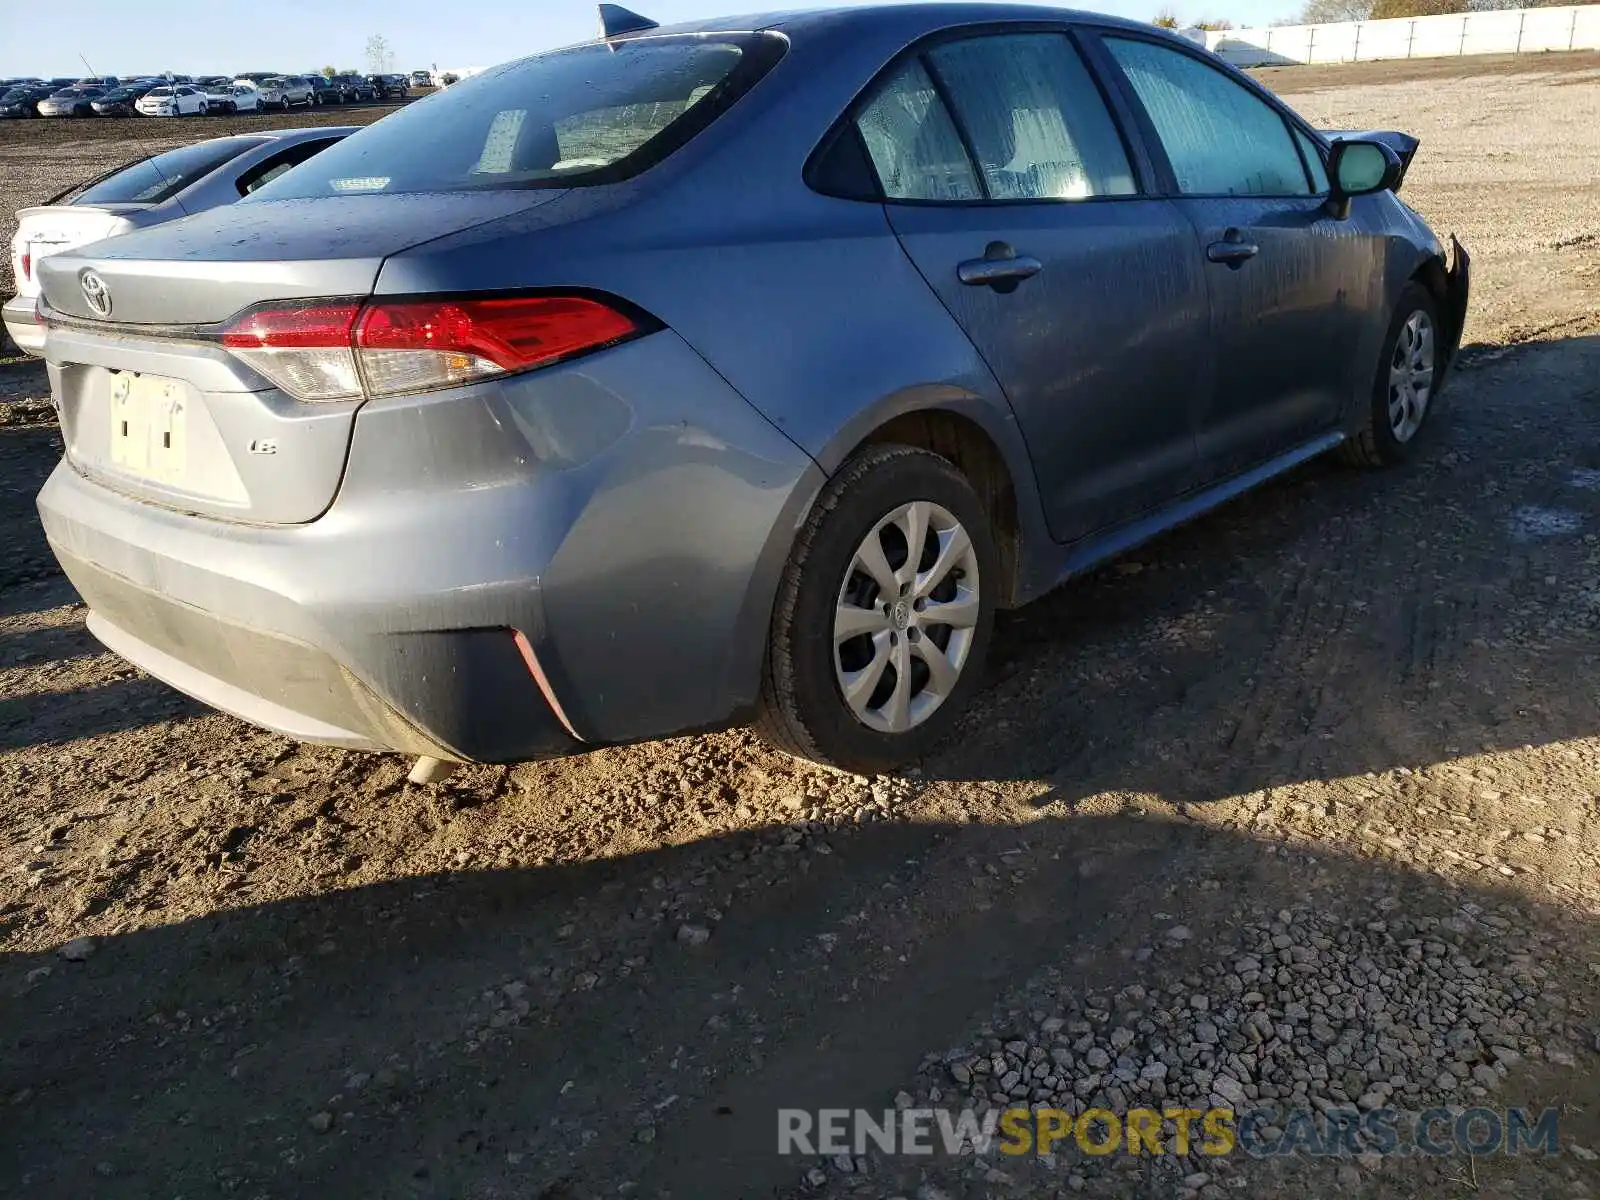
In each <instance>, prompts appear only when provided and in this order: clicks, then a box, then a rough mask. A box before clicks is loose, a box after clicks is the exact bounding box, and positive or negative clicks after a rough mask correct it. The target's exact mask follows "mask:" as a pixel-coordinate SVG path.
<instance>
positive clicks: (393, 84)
mask: <svg viewBox="0 0 1600 1200" xmlns="http://www.w3.org/2000/svg"><path fill="white" fill-rule="evenodd" d="M372 86H373V87H374V88H376V89H377V92H378V99H379V100H404V99H405V98H406V97H407V96H409V95H410V94H411V85H410V83H408V82H407V80H406V77H405V76H404V75H374V76H373V77H372Z"/></svg>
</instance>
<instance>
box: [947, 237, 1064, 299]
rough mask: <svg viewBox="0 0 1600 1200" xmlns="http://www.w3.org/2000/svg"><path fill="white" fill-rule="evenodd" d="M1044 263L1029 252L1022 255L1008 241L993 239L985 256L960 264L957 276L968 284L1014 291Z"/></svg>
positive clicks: (996, 289) (1042, 267)
mask: <svg viewBox="0 0 1600 1200" xmlns="http://www.w3.org/2000/svg"><path fill="white" fill-rule="evenodd" d="M1042 270H1044V264H1043V263H1042V262H1040V261H1039V260H1038V259H1037V258H1032V257H1029V256H1028V255H1026V254H1022V255H1019V254H1018V253H1017V252H1016V251H1015V250H1013V249H1012V248H1011V247H1010V246H1009V245H1007V244H1006V243H1005V242H990V243H989V244H988V246H986V247H985V248H984V251H983V257H982V258H969V259H967V261H966V262H963V263H960V264H958V265H957V267H956V278H957V279H959V280H960V281H961V282H962V283H964V284H966V285H967V286H968V287H991V288H993V289H994V290H995V291H997V292H1002V293H1004V292H1014V291H1016V290H1017V285H1018V284H1019V283H1021V282H1022V281H1023V280H1024V279H1032V278H1033V277H1034V276H1035V275H1037V274H1038V273H1039V272H1040V271H1042Z"/></svg>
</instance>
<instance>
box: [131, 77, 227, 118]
mask: <svg viewBox="0 0 1600 1200" xmlns="http://www.w3.org/2000/svg"><path fill="white" fill-rule="evenodd" d="M133 107H134V109H135V110H136V111H137V112H139V113H140V114H142V115H143V116H146V117H187V116H204V115H205V113H206V111H207V109H208V108H209V105H207V103H206V95H205V93H204V92H202V91H200V90H199V89H197V88H193V87H190V86H189V85H188V84H186V83H174V84H163V85H162V86H161V87H158V88H151V89H150V90H149V91H148V92H146V93H145V94H144V95H143V96H140V97H139V99H138V100H136V101H135V102H134V105H133Z"/></svg>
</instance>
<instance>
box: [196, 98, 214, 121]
mask: <svg viewBox="0 0 1600 1200" xmlns="http://www.w3.org/2000/svg"><path fill="white" fill-rule="evenodd" d="M210 111H211V106H210V105H208V104H207V103H206V102H205V101H204V100H202V101H200V107H199V108H197V109H195V112H197V113H198V114H199V115H200V116H202V117H203V116H205V115H206V114H207V113H208V112H210Z"/></svg>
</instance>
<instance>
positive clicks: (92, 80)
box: [72, 75, 122, 92]
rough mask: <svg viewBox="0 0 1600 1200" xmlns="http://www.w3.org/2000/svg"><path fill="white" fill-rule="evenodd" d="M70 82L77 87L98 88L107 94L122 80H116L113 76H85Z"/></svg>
mask: <svg viewBox="0 0 1600 1200" xmlns="http://www.w3.org/2000/svg"><path fill="white" fill-rule="evenodd" d="M72 82H73V83H74V84H75V85H76V86H78V87H93V88H100V89H101V90H102V91H108V92H109V91H110V90H111V89H112V88H114V87H116V86H118V85H119V84H120V83H121V82H122V80H120V79H118V78H117V77H116V76H115V75H87V76H85V77H84V78H82V79H75V80H73V81H72Z"/></svg>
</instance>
